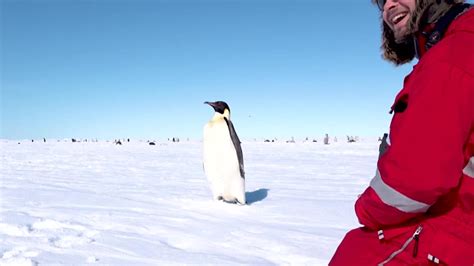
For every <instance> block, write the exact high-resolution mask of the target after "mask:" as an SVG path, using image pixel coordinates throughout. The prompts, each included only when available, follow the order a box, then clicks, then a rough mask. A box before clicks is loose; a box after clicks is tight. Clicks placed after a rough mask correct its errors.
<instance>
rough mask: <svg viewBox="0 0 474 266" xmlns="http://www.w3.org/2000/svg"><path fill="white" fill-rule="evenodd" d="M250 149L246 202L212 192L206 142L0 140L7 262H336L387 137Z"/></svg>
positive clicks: (1, 241) (1, 251) (248, 145)
mask: <svg viewBox="0 0 474 266" xmlns="http://www.w3.org/2000/svg"><path fill="white" fill-rule="evenodd" d="M242 149H243V152H244V160H245V171H246V191H247V193H246V194H247V200H248V203H249V204H248V205H246V206H239V205H233V204H227V203H223V202H216V201H213V200H212V195H211V191H210V189H209V185H208V182H207V180H206V177H205V176H204V173H203V169H202V143H200V142H197V141H196V142H192V141H191V142H180V143H170V142H166V143H163V142H158V143H157V145H155V146H150V145H148V144H147V143H146V142H139V141H135V142H130V143H128V142H127V143H124V145H122V146H120V145H114V144H113V143H112V142H94V143H92V142H87V143H86V142H81V143H71V142H64V141H61V142H56V141H47V142H46V143H43V142H39V141H36V142H34V143H31V141H21V144H18V141H11V140H10V141H6V140H3V141H0V150H1V165H0V174H1V178H0V181H1V182H0V200H1V202H0V203H1V209H0V218H1V219H0V265H12V264H14V265H37V264H76V265H77V264H109V265H116V264H122V265H123V264H127V265H175V264H180V265H182V264H191V265H194V264H211V265H237V264H250V265H327V263H328V262H329V260H330V259H331V257H332V255H333V253H334V251H335V249H336V248H337V245H338V244H339V242H340V241H341V240H342V238H343V237H344V235H345V233H346V232H347V231H348V230H349V229H351V228H354V227H357V226H358V223H357V219H356V217H355V214H354V210H353V205H354V202H355V200H356V198H357V195H358V194H360V193H361V192H362V191H363V190H364V189H365V187H366V186H367V185H368V183H369V181H370V179H371V178H372V176H373V174H374V173H375V163H376V160H377V155H378V142H377V140H376V139H375V140H373V139H372V140H370V139H369V140H361V142H356V143H346V142H337V143H331V144H330V145H323V144H322V143H320V142H318V143H312V142H306V143H303V142H297V143H283V142H281V143H277V142H275V143H264V142H263V141H262V142H253V141H246V142H244V143H242Z"/></svg>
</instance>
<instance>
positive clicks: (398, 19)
mask: <svg viewBox="0 0 474 266" xmlns="http://www.w3.org/2000/svg"><path fill="white" fill-rule="evenodd" d="M415 8H416V0H387V1H386V2H385V4H384V6H383V11H382V12H383V20H384V21H385V23H387V25H388V26H389V27H390V29H392V31H393V33H394V36H395V40H396V41H401V40H403V39H404V37H405V36H406V34H407V31H408V28H407V27H408V23H409V21H410V19H411V16H412V15H413V12H414V11H415Z"/></svg>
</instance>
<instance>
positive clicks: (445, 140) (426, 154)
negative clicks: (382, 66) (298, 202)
mask: <svg viewBox="0 0 474 266" xmlns="http://www.w3.org/2000/svg"><path fill="white" fill-rule="evenodd" d="M373 2H374V3H376V4H377V5H378V7H379V9H380V11H381V17H382V32H383V33H382V36H383V38H382V50H383V56H384V58H385V59H387V60H388V61H390V62H392V63H394V64H395V65H400V64H404V63H407V62H410V61H411V60H412V59H414V58H415V57H417V58H418V59H419V61H418V63H417V64H416V66H415V67H414V68H413V71H412V72H411V73H410V74H409V75H408V76H407V77H406V78H405V80H404V85H403V89H402V90H401V91H400V92H399V93H398V95H397V97H396V98H395V101H394V104H393V106H392V108H391V109H392V112H391V113H393V118H392V122H391V125H390V134H387V135H384V139H383V142H382V144H381V146H380V149H379V151H380V155H379V160H378V162H377V171H376V175H375V177H374V178H373V179H372V181H371V182H370V186H369V187H368V188H367V189H366V190H365V191H364V192H363V193H362V194H361V195H360V197H359V198H358V199H357V201H356V204H355V211H356V215H357V218H358V219H359V222H360V223H361V224H362V225H363V227H360V228H357V229H354V230H352V231H350V232H349V233H348V234H347V235H346V236H345V238H344V239H343V241H342V243H341V244H340V245H339V247H338V249H337V250H336V253H335V254H334V256H333V258H332V260H331V262H330V265H429V264H433V265H436V264H440V265H471V266H472V265H474V252H473V250H474V52H473V51H474V8H471V6H470V5H469V4H464V3H463V2H464V1H462V0H377V1H375V0H373Z"/></svg>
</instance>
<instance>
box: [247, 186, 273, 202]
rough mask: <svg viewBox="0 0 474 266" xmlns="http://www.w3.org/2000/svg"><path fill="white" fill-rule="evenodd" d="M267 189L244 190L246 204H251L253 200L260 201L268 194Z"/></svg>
mask: <svg viewBox="0 0 474 266" xmlns="http://www.w3.org/2000/svg"><path fill="white" fill-rule="evenodd" d="M268 191H269V189H267V188H261V189H258V190H255V191H252V192H245V198H246V200H247V205H252V204H253V203H255V202H258V201H262V200H264V199H265V198H266V197H267V196H268Z"/></svg>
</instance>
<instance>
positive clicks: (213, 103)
mask: <svg viewBox="0 0 474 266" xmlns="http://www.w3.org/2000/svg"><path fill="white" fill-rule="evenodd" d="M204 104H209V105H210V106H212V108H215V107H216V105H215V102H204Z"/></svg>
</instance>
